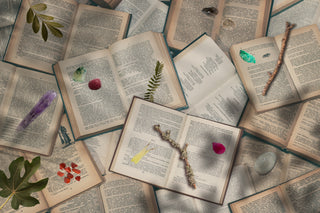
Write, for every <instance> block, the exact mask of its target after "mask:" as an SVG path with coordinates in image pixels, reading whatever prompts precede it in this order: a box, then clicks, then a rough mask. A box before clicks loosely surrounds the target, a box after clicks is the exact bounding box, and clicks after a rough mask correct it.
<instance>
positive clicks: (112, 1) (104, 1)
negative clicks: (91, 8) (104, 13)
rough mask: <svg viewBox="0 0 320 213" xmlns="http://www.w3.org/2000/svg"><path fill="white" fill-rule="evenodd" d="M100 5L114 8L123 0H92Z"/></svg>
mask: <svg viewBox="0 0 320 213" xmlns="http://www.w3.org/2000/svg"><path fill="white" fill-rule="evenodd" d="M92 1H93V2H94V3H96V4H97V5H99V6H100V7H105V8H110V9H114V8H116V6H117V5H118V4H119V3H120V2H121V1H122V0H92Z"/></svg>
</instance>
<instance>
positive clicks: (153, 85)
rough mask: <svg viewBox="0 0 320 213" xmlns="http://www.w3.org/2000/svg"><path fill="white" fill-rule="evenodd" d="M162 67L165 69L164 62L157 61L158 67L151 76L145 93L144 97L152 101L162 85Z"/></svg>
mask: <svg viewBox="0 0 320 213" xmlns="http://www.w3.org/2000/svg"><path fill="white" fill-rule="evenodd" d="M162 69H163V63H160V62H159V61H157V64H156V68H155V73H154V75H153V76H152V77H151V79H150V81H149V84H148V87H149V88H148V89H147V91H148V92H146V93H145V94H144V99H145V100H147V101H150V102H153V101H154V97H153V95H154V92H155V91H156V89H157V88H158V87H159V86H160V80H161V74H162Z"/></svg>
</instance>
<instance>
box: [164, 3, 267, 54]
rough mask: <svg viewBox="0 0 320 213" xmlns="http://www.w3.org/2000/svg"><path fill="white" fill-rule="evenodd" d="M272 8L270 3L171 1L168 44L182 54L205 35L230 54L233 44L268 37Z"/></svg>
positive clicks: (167, 30)
mask: <svg viewBox="0 0 320 213" xmlns="http://www.w3.org/2000/svg"><path fill="white" fill-rule="evenodd" d="M271 4H272V1H270V0H261V1H226V0H216V1H212V0H210V1H209V0H206V1H201V2H199V1H194V0H172V1H171V4H170V8H169V14H168V19H167V22H166V27H165V33H166V36H167V40H168V44H169V46H170V47H172V48H174V49H179V50H181V49H182V48H184V47H185V46H187V45H188V44H189V43H190V42H192V41H193V40H194V39H196V38H197V37H198V36H200V35H201V34H202V33H204V32H206V33H207V34H208V35H209V36H211V37H212V38H213V39H214V40H215V41H216V42H217V44H218V45H219V47H220V48H221V49H222V50H223V51H224V52H229V48H230V46H231V45H232V44H237V43H240V42H244V41H248V40H252V39H254V38H259V37H261V36H264V35H265V34H266V31H267V25H268V21H269V15H270V12H271ZM211 7H213V8H211ZM204 8H205V9H204ZM203 9H204V11H202V10H203Z"/></svg>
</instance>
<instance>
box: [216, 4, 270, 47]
mask: <svg viewBox="0 0 320 213" xmlns="http://www.w3.org/2000/svg"><path fill="white" fill-rule="evenodd" d="M271 3H272V1H270V0H260V1H242V0H235V1H225V5H224V8H223V11H222V10H221V13H223V15H222V18H221V21H220V24H219V27H220V28H219V32H218V33H217V35H216V36H215V37H213V38H214V39H215V40H216V42H217V44H218V45H219V46H220V48H221V49H222V50H223V51H224V52H226V53H228V52H229V49H230V47H231V46H232V45H233V44H238V43H241V42H245V41H249V40H252V39H255V38H260V37H263V36H265V34H266V31H267V26H268V22H269V14H270V10H271Z"/></svg>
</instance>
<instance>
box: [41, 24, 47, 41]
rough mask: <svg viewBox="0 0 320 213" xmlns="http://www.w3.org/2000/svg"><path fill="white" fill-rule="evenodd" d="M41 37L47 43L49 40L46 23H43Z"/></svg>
mask: <svg viewBox="0 0 320 213" xmlns="http://www.w3.org/2000/svg"><path fill="white" fill-rule="evenodd" d="M41 35H42V38H43V40H44V41H47V39H48V30H47V27H46V25H45V24H44V23H42V26H41Z"/></svg>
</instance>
